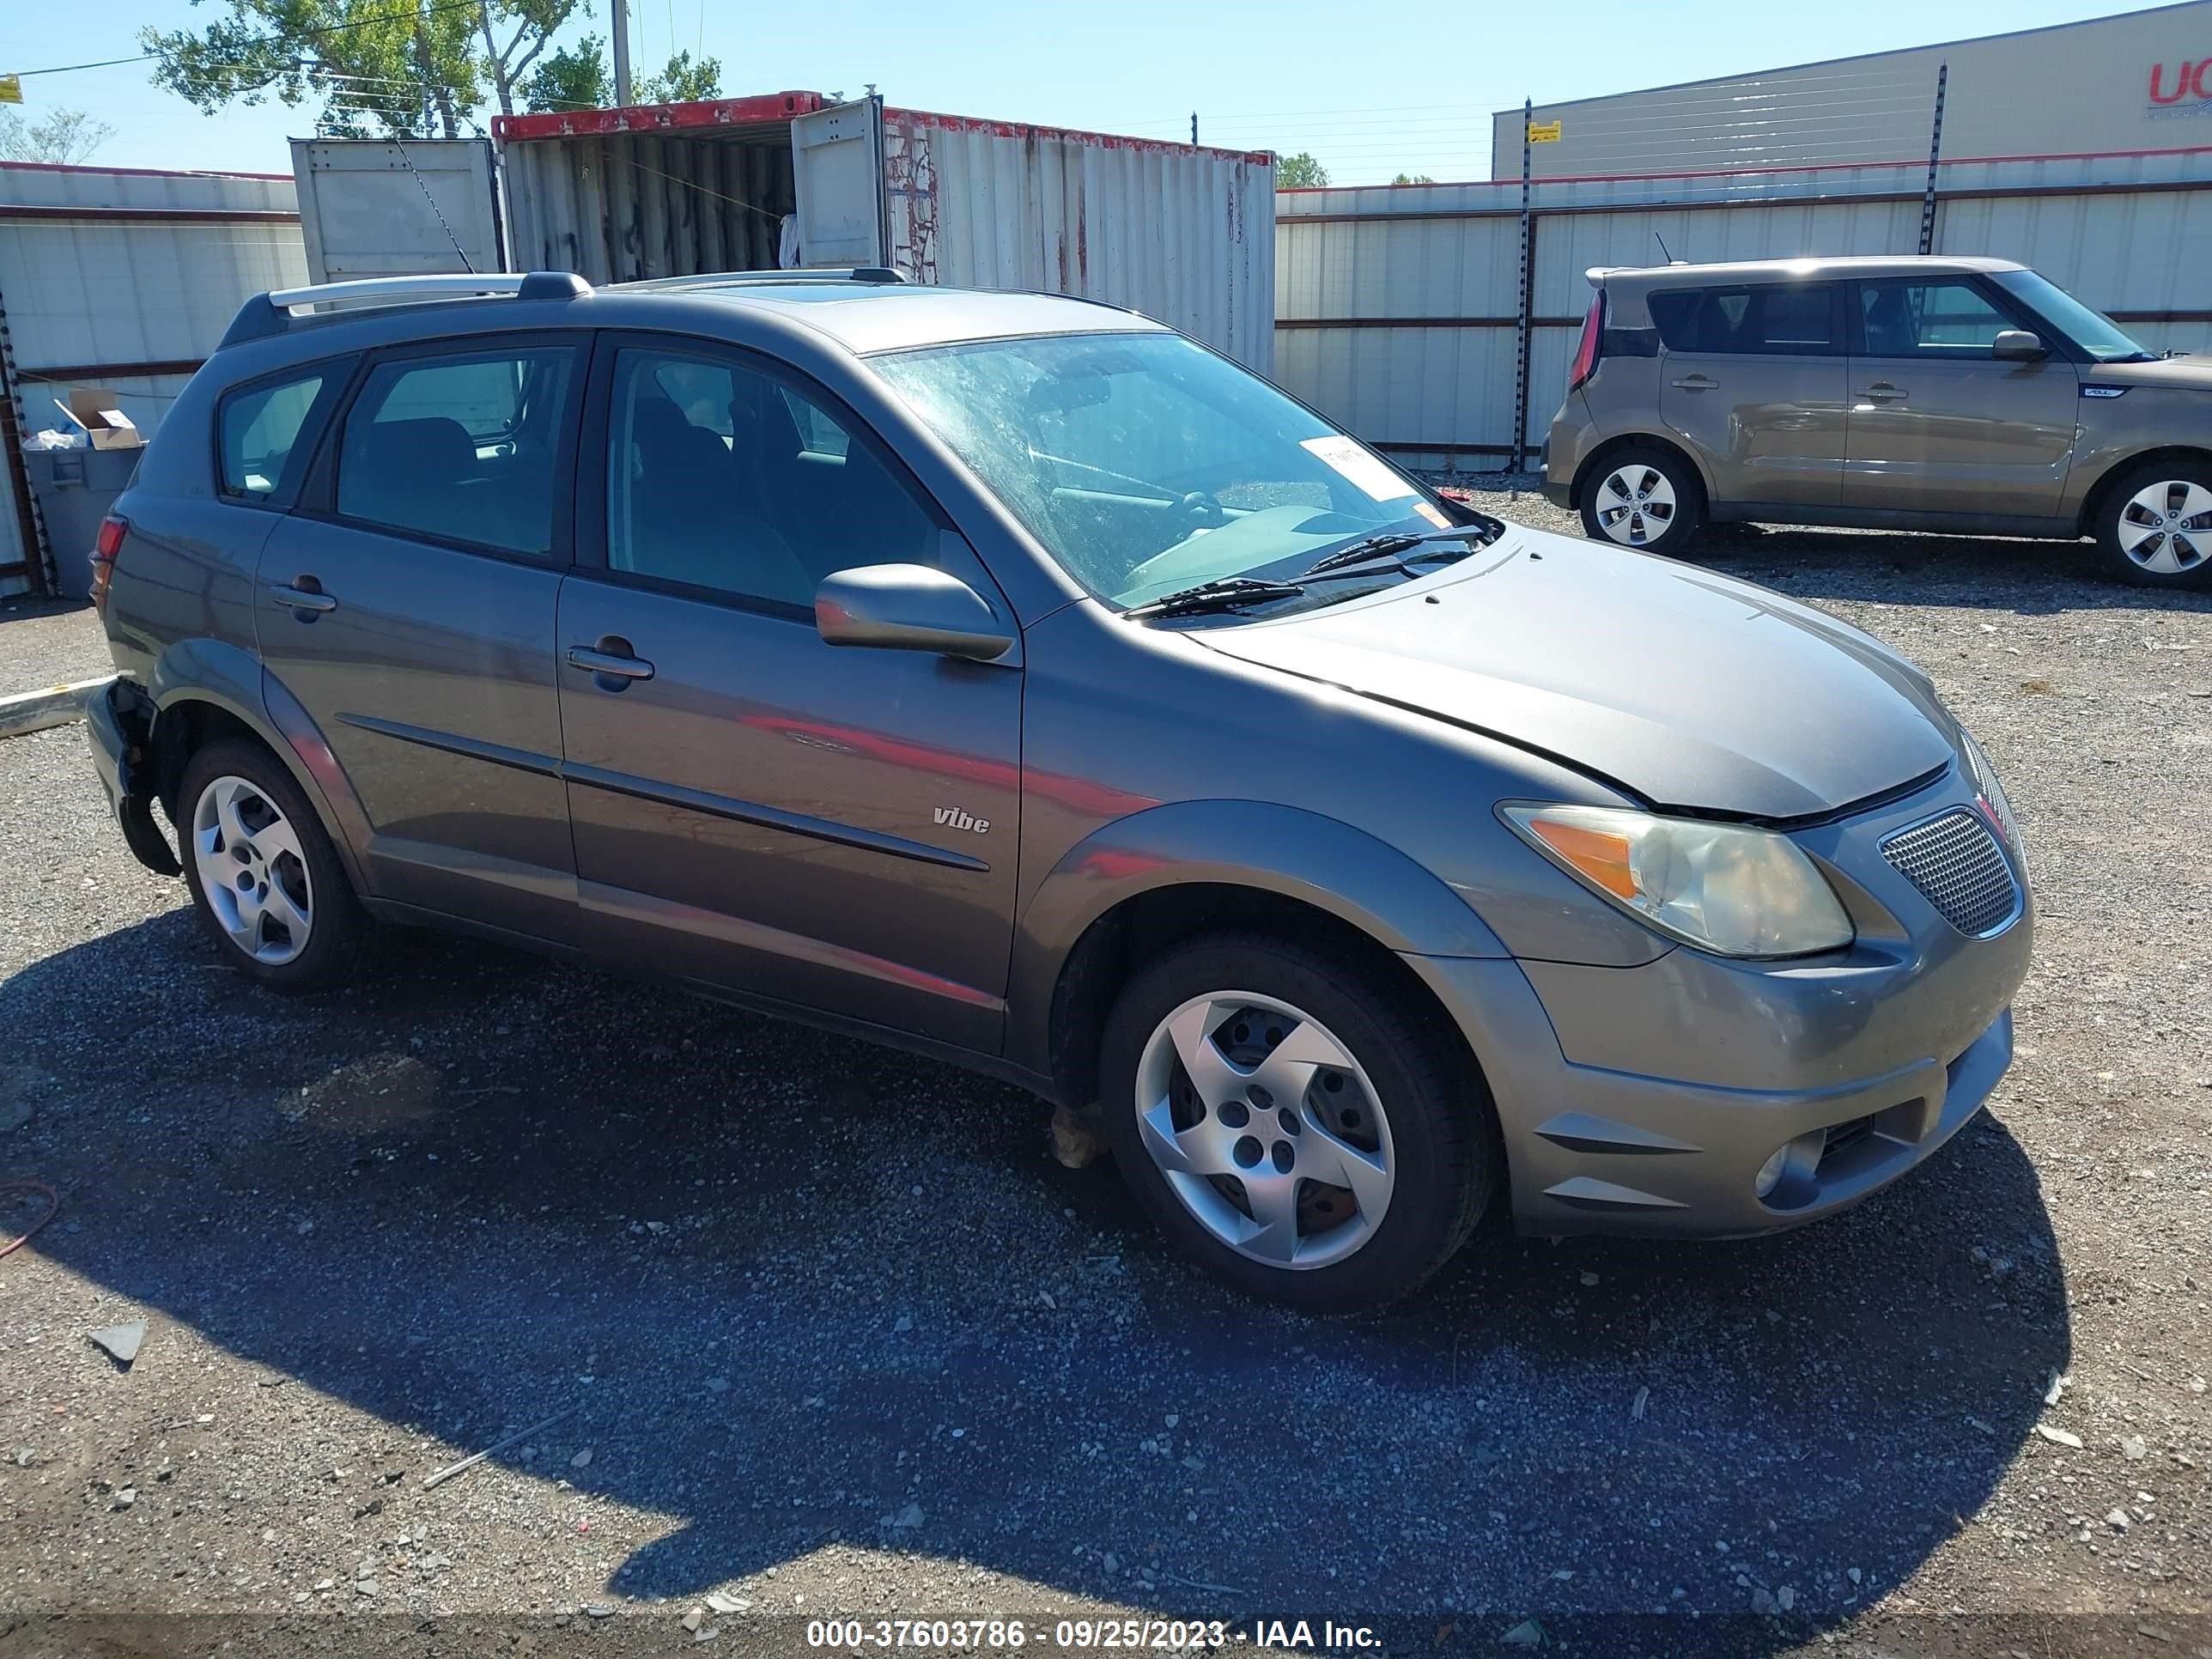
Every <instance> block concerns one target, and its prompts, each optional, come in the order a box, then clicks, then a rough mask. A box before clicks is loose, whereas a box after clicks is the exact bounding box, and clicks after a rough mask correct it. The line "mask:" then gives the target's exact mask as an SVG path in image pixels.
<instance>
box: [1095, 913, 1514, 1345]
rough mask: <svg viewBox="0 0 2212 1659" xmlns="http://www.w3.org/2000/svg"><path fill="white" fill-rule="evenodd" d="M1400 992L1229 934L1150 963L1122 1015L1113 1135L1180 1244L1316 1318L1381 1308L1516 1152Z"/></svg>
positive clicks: (1426, 1270) (1434, 1260) (1116, 1016)
mask: <svg viewBox="0 0 2212 1659" xmlns="http://www.w3.org/2000/svg"><path fill="white" fill-rule="evenodd" d="M1403 1000H1404V999H1403V997H1402V995H1401V994H1398V993H1397V992H1396V991H1395V988H1393V989H1386V988H1385V987H1381V986H1379V985H1370V984H1368V983H1366V982H1364V981H1363V980H1361V979H1359V978H1357V977H1347V976H1346V974H1345V972H1344V970H1343V968H1342V965H1341V964H1337V965H1335V966H1334V967H1332V966H1331V965H1330V963H1328V961H1327V960H1326V959H1324V958H1323V957H1321V956H1319V955H1318V954H1317V953H1315V952H1312V951H1308V950H1305V949H1303V948H1300V947H1297V946H1293V945H1283V944H1278V943H1275V942H1273V941H1271V940H1266V939H1247V938H1237V937H1231V936H1224V937H1221V938H1218V939H1204V940H1200V941H1198V942H1197V943H1195V944H1192V945H1185V946H1183V947H1182V948H1180V949H1178V950H1176V951H1173V952H1171V953H1170V955H1168V956H1167V957H1164V958H1163V959H1161V960H1160V961H1158V962H1157V963H1154V964H1152V966H1151V967H1149V968H1147V969H1145V970H1143V971H1142V972H1140V973H1139V975H1137V976H1136V978H1135V979H1133V981H1131V982H1130V984H1129V985H1128V986H1127V988H1126V989H1125V990H1124V991H1123V992H1122V994H1121V998H1120V1000H1118V1001H1117V1003H1116V1004H1115V1009H1114V1012H1113V1014H1112V1016H1111V1018H1109V1022H1108V1028H1107V1034H1106V1042H1105V1049H1104V1054H1103V1064H1104V1069H1103V1078H1104V1090H1105V1107H1106V1117H1107V1128H1108V1132H1109V1135H1110V1137H1111V1138H1112V1140H1113V1142H1114V1148H1115V1158H1116V1161H1117V1162H1118V1163H1119V1164H1120V1165H1121V1170H1122V1171H1123V1173H1124V1175H1125V1176H1127V1178H1128V1180H1129V1182H1130V1184H1131V1185H1132V1187H1133V1188H1134V1189H1135V1191H1136V1193H1137V1195H1138V1197H1139V1200H1141V1201H1142V1203H1143V1204H1144V1206H1145V1207H1146V1210H1147V1211H1148V1212H1150V1214H1151V1215H1152V1218H1153V1219H1154V1220H1155V1221H1156V1222H1157V1223H1158V1225H1159V1226H1160V1227H1161V1228H1162V1230H1163V1231H1164V1232H1165V1233H1166V1234H1167V1235H1168V1236H1169V1237H1170V1239H1171V1240H1173V1241H1174V1242H1175V1243H1176V1244H1177V1245H1178V1246H1179V1247H1181V1248H1182V1249H1184V1250H1185V1251H1186V1252H1187V1253H1188V1254H1189V1255H1193V1256H1194V1257H1195V1258H1196V1259H1197V1260H1198V1261H1200V1263H1201V1264H1203V1265H1204V1266H1206V1267H1208V1268H1209V1269H1210V1270H1211V1271H1212V1272H1213V1273H1215V1274H1216V1275H1217V1276H1218V1277H1219V1278H1220V1279H1224V1280H1225V1281H1226V1282H1227V1283H1229V1284H1231V1285H1233V1286H1235V1287H1236V1288H1237V1289H1239V1290H1242V1291H1247V1292H1249V1293H1251V1294H1254V1295H1258V1296H1262V1297H1269V1298H1271V1299H1273V1300H1276V1301H1279V1302H1284V1303H1287V1304H1291V1305H1292V1306H1295V1307H1298V1308H1301V1309H1303V1310H1306V1311H1309V1312H1314V1313H1352V1312H1358V1311H1363V1310H1368V1309H1371V1308H1376V1307H1380V1306H1382V1305H1383V1304H1386V1303H1389V1302H1391V1301H1394V1300H1395V1299H1396V1298H1397V1297H1401V1296H1403V1295H1405V1294H1407V1292H1408V1291H1412V1290H1413V1289H1414V1288H1415V1287H1417V1286H1418V1285H1420V1284H1421V1283H1422V1281H1423V1280H1425V1279H1427V1278H1428V1277H1429V1276H1430V1274H1431V1273H1434V1272H1435V1271H1436V1270H1437V1268H1438V1267H1441V1266H1443V1263H1444V1261H1446V1260H1447V1259H1448V1258H1449V1256H1450V1255H1451V1254H1452V1252H1453V1251H1454V1250H1455V1249H1458V1247H1459V1245H1460V1244H1461V1243H1462V1241H1463V1240H1464V1239H1465V1238H1466V1237H1467V1234H1468V1231H1469V1230H1470V1229H1472V1227H1473V1226H1474V1223H1475V1221H1476V1219H1477V1218H1478V1217H1479V1216H1480V1212H1481V1210H1482V1208H1483V1206H1485V1205H1486V1202H1487V1200H1488V1199H1489V1197H1490V1194H1491V1192H1492V1188H1493V1186H1494V1185H1495V1183H1496V1177H1497V1173H1498V1166H1499V1164H1500V1161H1501V1160H1500V1158H1499V1157H1498V1153H1497V1152H1496V1132H1495V1127H1494V1122H1493V1120H1492V1116H1491V1114H1490V1109H1489V1106H1488V1103H1487V1099H1486V1097H1485V1096H1484V1094H1483V1091H1482V1090H1481V1087H1480V1079H1478V1078H1476V1077H1475V1076H1474V1068H1473V1066H1472V1065H1471V1063H1470V1062H1469V1061H1468V1057H1467V1056H1466V1054H1465V1053H1464V1051H1463V1050H1461V1051H1460V1052H1458V1053H1457V1054H1455V1053H1454V1052H1453V1051H1452V1045H1450V1044H1449V1043H1447V1042H1444V1041H1443V1039H1442V1038H1441V1037H1440V1036H1438V1034H1437V1032H1436V1031H1435V1030H1433V1029H1432V1028H1431V1025H1430V1024H1429V1023H1428V1022H1426V1021H1425V1020H1423V1019H1421V1018H1419V1017H1418V1014H1417V1011H1413V1010H1409V1009H1407V1008H1404V1007H1402V1006H1400V1005H1401V1003H1402V1001H1403Z"/></svg>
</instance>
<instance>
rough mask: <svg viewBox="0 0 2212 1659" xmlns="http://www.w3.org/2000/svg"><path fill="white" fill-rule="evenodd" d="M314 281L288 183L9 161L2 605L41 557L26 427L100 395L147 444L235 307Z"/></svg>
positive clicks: (1, 287)
mask: <svg viewBox="0 0 2212 1659" xmlns="http://www.w3.org/2000/svg"><path fill="white" fill-rule="evenodd" d="M306 280H307V258H306V255H305V252H304V251H303V249H302V246H301V240H300V216H299V213H298V211H297V210H296V206H295V195H294V191H293V186H292V181H291V179H289V178H285V177H283V176H282V175H263V174H234V173H146V172H136V171H132V170H130V169H127V168H99V167H44V166H36V165H31V164H25V163H15V162H9V163H4V164H0V331H4V334H5V338H6V342H7V345H8V347H9V350H8V352H7V354H6V357H5V366H6V377H7V382H6V385H5V386H0V443H4V444H5V446H6V451H7V453H6V455H5V457H4V458H0V459H4V460H5V462H6V463H7V464H6V465H0V593H18V592H23V591H24V590H25V589H26V588H27V587H33V586H36V585H37V583H36V581H35V580H34V573H33V566H34V565H35V564H36V563H37V562H38V561H39V559H40V549H39V545H38V543H39V539H40V531H39V524H38V520H37V518H36V516H35V513H34V509H33V505H32V502H31V501H30V498H29V492H28V489H27V485H26V483H25V482H24V479H23V476H22V473H21V469H20V465H18V464H17V463H18V455H17V448H16V446H17V443H18V442H19V441H20V434H19V432H18V431H17V430H16V429H15V428H17V426H18V424H19V423H20V425H21V429H22V431H24V432H36V431H38V430H39V429H40V428H42V427H49V426H52V427H66V426H67V425H68V422H67V421H66V419H65V418H64V416H63V415H62V414H61V412H60V411H59V410H57V409H56V408H55V407H54V405H53V402H52V399H53V398H57V397H62V396H65V395H66V394H67V392H68V391H69V388H70V386H103V387H106V389H107V390H109V391H111V392H114V393H116V394H117V400H118V402H119V403H120V404H122V406H123V410H124V412H125V414H127V415H129V416H131V420H132V421H133V422H135V423H136V424H137V427H138V428H139V429H140V430H141V431H142V432H146V433H149V434H150V433H151V432H152V431H153V430H154V428H155V427H157V426H159V425H160V424H161V417H162V416H163V415H165V414H166V413H167V411H168V407H169V404H170V403H171V401H172V400H173V398H175V397H176V394H177V393H178V392H179V391H180V390H181V389H182V388H183V386H184V383H185V380H187V379H189V378H190V377H191V373H192V371H193V370H194V369H196V368H198V367H199V365H200V362H202V360H203V359H204V358H205V357H206V356H207V355H208V353H209V352H210V351H212V350H213V349H215V345H216V342H217V341H218V340H220V339H221V338H222V331H223V330H224V329H226V328H227V327H228V326H229V325H230V319H231V318H232V317H233V316H234V315H235V314H236V313H237V311H238V307H239V306H240V303H242V302H243V301H245V300H246V297H247V296H248V295H253V294H257V293H259V292H260V291H261V290H263V289H271V288H286V287H290V286H294V285H295V284H298V283H303V282H305V281H306ZM83 551H86V550H82V549H58V550H48V556H49V557H51V556H53V555H55V554H58V555H60V556H76V555H78V554H79V553H81V552H83Z"/></svg>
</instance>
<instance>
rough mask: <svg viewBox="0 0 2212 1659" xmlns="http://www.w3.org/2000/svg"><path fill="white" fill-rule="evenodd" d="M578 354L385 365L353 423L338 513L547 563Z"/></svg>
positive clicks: (482, 355) (366, 388)
mask: <svg viewBox="0 0 2212 1659" xmlns="http://www.w3.org/2000/svg"><path fill="white" fill-rule="evenodd" d="M574 358H575V354H574V351H573V350H572V349H570V348H569V347H567V346H542V347H533V348H530V349H507V350H502V351H493V352H471V353H469V354H467V355H465V356H464V355H460V354H456V355H454V356H438V357H405V358H400V359H398V360H395V361H392V362H384V363H380V364H378V365H377V367H376V368H374V369H372V370H371V371H370V372H369V375H368V380H366V381H364V382H363V384H362V389H361V392H360V393H359V395H358V396H356V398H355V399H354V403H353V407H352V408H351V409H350V410H349V411H348V412H347V415H346V420H345V431H344V434H343V436H342V438H341V440H340V441H339V445H338V464H337V511H338V516H339V517H341V518H344V519H352V520H357V521H359V522H361V523H363V524H369V525H375V526H380V527H381V528H384V529H388V530H398V531H404V532H411V533H414V534H416V535H421V536H424V537H428V538H431V539H433V540H436V541H445V542H459V543H462V544H465V545H468V546H471V547H483V548H489V549H492V550H496V551H499V552H502V553H520V554H524V555H527V556H532V557H539V558H544V557H547V556H550V555H551V553H552V551H553V545H554V540H553V532H554V497H555V489H554V481H555V473H556V470H557V469H556V463H557V460H558V458H559V454H560V448H561V442H562V431H563V428H564V422H565V418H566V410H567V408H568V398H569V385H570V382H571V380H573V379H574Z"/></svg>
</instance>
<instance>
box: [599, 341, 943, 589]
mask: <svg viewBox="0 0 2212 1659" xmlns="http://www.w3.org/2000/svg"><path fill="white" fill-rule="evenodd" d="M608 436H609V453H608V458H607V469H608V470H607V564H608V567H609V568H611V569H613V570H617V571H622V572H625V573H627V574H632V575H636V576H642V577H646V578H648V579H650V580H655V581H664V582H674V583H678V584H680V585H682V586H685V587H692V588H699V589H702V590H705V591H707V592H713V593H717V594H723V595H726V596H728V597H731V598H733V599H744V600H749V601H753V602H757V603H763V604H767V605H777V606H788V607H793V608H797V609H799V610H805V611H811V609H812V607H813V604H814V590H815V588H816V587H817V586H819V585H820V583H821V580H822V579H823V577H824V576H826V575H828V574H830V573H831V572H832V571H836V570H843V569H848V568H851V567H853V566H855V565H868V564H933V563H935V562H936V560H937V527H936V525H935V522H934V521H933V520H932V519H931V517H930V515H929V514H928V513H927V511H926V510H925V509H924V508H923V507H922V506H921V503H920V502H919V501H917V500H916V499H915V496H914V495H913V494H912V492H911V491H909V490H908V489H907V487H906V486H905V485H904V484H903V483H901V482H900V480H899V479H898V478H896V477H894V476H893V475H892V473H891V471H890V468H889V467H888V466H887V465H885V464H884V462H883V461H882V460H880V459H878V458H877V456H876V453H875V452H874V451H873V450H872V448H870V447H868V446H867V445H866V444H860V443H855V442H854V441H853V438H852V435H851V434H850V433H849V432H848V431H847V430H846V428H845V427H844V426H843V425H842V423H841V422H839V420H838V419H837V418H836V416H833V415H831V414H830V413H829V410H826V409H824V408H823V407H822V406H821V405H820V404H817V403H816V402H814V401H812V400H811V399H810V398H805V397H804V396H802V395H801V394H800V393H799V392H795V391H793V389H791V388H790V387H788V386H784V385H782V384H781V382H779V381H776V380H771V379H769V377H768V376H767V375H764V374H758V373H757V372H755V371H754V370H752V369H750V368H745V367H744V366H743V365H742V364H738V363H735V362H730V361H728V360H726V359H723V358H719V357H697V356H683V355H678V354H672V353H668V352H664V351H660V350H657V349H632V350H625V351H623V353H622V354H621V355H620V356H618V357H617V359H616V362H615V374H614V395H613V402H612V405H611V409H610V410H609V415H608Z"/></svg>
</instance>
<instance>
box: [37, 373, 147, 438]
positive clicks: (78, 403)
mask: <svg viewBox="0 0 2212 1659" xmlns="http://www.w3.org/2000/svg"><path fill="white" fill-rule="evenodd" d="M54 406H55V407H56V408H57V409H58V410H61V412H62V413H63V414H64V415H66V416H69V417H70V420H72V421H74V422H76V424H77V425H78V426H80V427H82V428H83V429H84V435H85V439H86V441H88V442H89V443H90V444H91V445H92V447H94V449H138V448H141V447H143V446H144V444H145V442H146V440H145V439H144V438H143V437H141V436H140V435H139V433H138V428H137V426H136V425H134V424H133V423H132V422H131V417H130V416H128V415H125V413H124V412H123V410H121V409H120V408H119V407H118V399H117V398H116V396H115V394H114V393H113V392H109V391H107V390H106V389H105V388H104V387H100V386H72V387H71V388H70V395H69V401H68V402H67V403H64V402H63V401H62V400H61V399H60V398H55V399H54Z"/></svg>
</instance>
